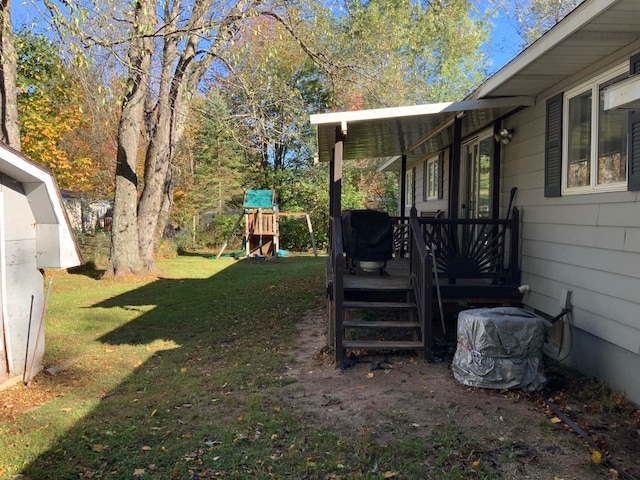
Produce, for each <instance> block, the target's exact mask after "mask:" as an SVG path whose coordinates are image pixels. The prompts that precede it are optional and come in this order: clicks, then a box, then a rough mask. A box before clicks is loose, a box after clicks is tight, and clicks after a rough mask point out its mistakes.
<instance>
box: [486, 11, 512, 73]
mask: <svg viewBox="0 0 640 480" xmlns="http://www.w3.org/2000/svg"><path fill="white" fill-rule="evenodd" d="M478 3H479V8H480V11H484V10H485V9H486V8H487V7H491V6H492V3H495V2H492V1H491V0H480V1H479V2H478ZM493 23H494V28H493V29H492V31H491V41H490V44H489V56H490V58H491V60H492V62H493V66H492V68H491V72H492V73H493V72H495V71H497V70H499V69H500V68H502V67H503V66H504V65H506V64H507V63H509V61H511V60H512V59H513V58H515V57H516V55H518V53H520V37H519V36H518V33H517V31H516V25H515V21H514V20H513V19H511V18H509V17H508V16H507V14H506V12H505V11H504V8H502V9H501V10H500V11H499V12H498V14H497V16H496V17H495V18H494V19H493Z"/></svg>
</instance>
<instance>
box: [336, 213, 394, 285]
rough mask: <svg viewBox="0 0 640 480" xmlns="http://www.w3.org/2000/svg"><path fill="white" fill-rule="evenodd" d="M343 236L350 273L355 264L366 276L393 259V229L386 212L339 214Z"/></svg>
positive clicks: (353, 270) (353, 269) (352, 271)
mask: <svg viewBox="0 0 640 480" xmlns="http://www.w3.org/2000/svg"><path fill="white" fill-rule="evenodd" d="M342 236H343V242H344V249H345V253H346V254H347V262H349V260H351V273H354V272H355V262H356V261H357V262H358V263H359V265H360V268H362V270H364V271H366V272H374V271H376V270H380V273H382V269H383V268H384V266H385V264H386V261H387V260H388V259H390V258H391V257H392V256H393V228H392V226H391V219H390V218H389V215H388V214H387V213H385V212H379V211H377V210H347V211H345V212H344V213H343V214H342Z"/></svg>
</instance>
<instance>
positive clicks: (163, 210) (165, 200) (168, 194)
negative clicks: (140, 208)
mask: <svg viewBox="0 0 640 480" xmlns="http://www.w3.org/2000/svg"><path fill="white" fill-rule="evenodd" d="M172 206H173V171H172V170H171V167H169V169H168V170H167V176H166V178H165V180H164V192H163V195H162V202H161V204H160V212H159V213H158V225H159V226H160V227H163V228H164V226H165V225H166V224H167V221H168V220H169V214H170V213H171V207H172Z"/></svg>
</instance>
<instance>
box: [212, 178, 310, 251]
mask: <svg viewBox="0 0 640 480" xmlns="http://www.w3.org/2000/svg"><path fill="white" fill-rule="evenodd" d="M242 207H243V211H242V213H241V214H240V215H239V217H238V220H237V221H236V223H235V225H234V226H233V229H232V230H231V232H230V233H229V235H228V236H227V239H226V241H225V242H224V244H223V245H222V248H221V249H220V252H219V253H218V255H217V256H216V258H220V256H221V255H222V252H224V249H225V248H226V247H227V245H228V243H229V241H230V240H231V237H232V236H233V235H234V233H235V232H236V230H237V229H238V227H239V225H240V222H241V221H242V220H243V219H244V236H243V249H244V253H245V256H246V257H253V258H262V257H277V256H278V254H279V252H280V231H279V228H278V218H279V217H280V216H300V217H305V218H306V220H307V227H308V228H309V235H310V236H311V244H312V246H313V253H314V254H315V255H316V256H317V255H318V252H317V249H316V243H315V239H314V236H313V228H312V227H311V219H310V218H309V214H308V213H305V212H286V213H281V212H279V211H278V204H277V203H276V194H275V192H274V191H273V190H247V193H246V194H245V196H244V204H243V205H242Z"/></svg>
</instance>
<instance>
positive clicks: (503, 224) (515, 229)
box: [394, 208, 520, 285]
mask: <svg viewBox="0 0 640 480" xmlns="http://www.w3.org/2000/svg"><path fill="white" fill-rule="evenodd" d="M394 220H395V222H394V249H395V254H396V255H397V256H399V257H404V256H406V255H407V253H409V248H408V241H409V236H410V235H409V226H410V221H405V222H404V223H403V222H402V221H400V220H399V219H398V218H395V219H394ZM411 220H415V221H416V222H417V223H418V224H419V225H420V230H421V232H422V238H423V240H424V243H425V244H426V246H427V248H428V249H431V250H433V255H434V257H435V263H436V269H437V271H438V275H439V276H440V277H443V278H447V279H448V281H449V283H455V281H456V280H457V279H490V280H492V281H494V282H496V283H503V284H508V285H518V284H519V282H520V268H519V265H518V253H519V224H520V217H519V212H518V209H516V208H514V209H513V211H512V215H511V218H509V219H498V220H494V219H446V218H417V217H412V218H411Z"/></svg>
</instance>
